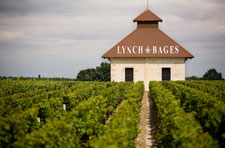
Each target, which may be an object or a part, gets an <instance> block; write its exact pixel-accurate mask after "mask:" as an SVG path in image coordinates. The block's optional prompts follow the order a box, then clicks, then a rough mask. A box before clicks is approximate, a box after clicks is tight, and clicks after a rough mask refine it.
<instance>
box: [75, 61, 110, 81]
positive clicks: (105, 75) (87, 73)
mask: <svg viewBox="0 0 225 148" xmlns="http://www.w3.org/2000/svg"><path fill="white" fill-rule="evenodd" d="M76 80H77V81H105V82H106V81H110V64H109V63H106V62H102V63H101V65H100V66H97V67H96V68H89V69H85V70H81V71H80V72H79V73H78V75H77V78H76Z"/></svg>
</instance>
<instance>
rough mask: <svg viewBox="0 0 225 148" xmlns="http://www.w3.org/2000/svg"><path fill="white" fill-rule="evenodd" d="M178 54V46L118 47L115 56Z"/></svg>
mask: <svg viewBox="0 0 225 148" xmlns="http://www.w3.org/2000/svg"><path fill="white" fill-rule="evenodd" d="M144 53H146V54H178V53H179V46H152V47H151V48H150V46H147V47H145V48H144V46H118V47H117V54H144Z"/></svg>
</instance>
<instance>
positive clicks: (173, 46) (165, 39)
mask: <svg viewBox="0 0 225 148" xmlns="http://www.w3.org/2000/svg"><path fill="white" fill-rule="evenodd" d="M139 21H140V22H143V21H145V22H146V23H140V24H138V26H139V27H137V29H135V30H134V31H133V32H132V33H130V34H129V35H128V36H127V37H125V38H124V39H123V40H121V41H120V42H119V43H118V44H116V45H115V46H114V47H112V48H111V49H110V50H109V51H108V52H106V53H105V54H104V55H103V56H102V58H116V57H142V58H143V57H153V58H154V57H163V58H168V57H170V58H171V57H176V58H185V59H188V58H190V59H191V58H194V56H193V55H192V54H191V53H190V52H188V51H187V50H186V49H184V48H183V47H182V46H181V45H180V44H178V43H177V42H176V41H174V40H173V39H172V38H170V37H169V36H168V35H167V34H166V33H164V32H163V31H161V30H160V29H159V28H158V24H157V23H156V24H157V25H155V22H158V21H162V19H160V18H159V17H158V16H156V15H155V14H154V13H152V12H151V11H150V10H146V11H145V12H143V13H142V14H141V15H139V16H138V17H137V18H135V19H134V22H139ZM152 22H154V23H152Z"/></svg>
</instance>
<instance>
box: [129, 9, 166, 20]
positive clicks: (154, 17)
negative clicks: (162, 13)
mask: <svg viewBox="0 0 225 148" xmlns="http://www.w3.org/2000/svg"><path fill="white" fill-rule="evenodd" d="M133 21H134V22H139V21H157V22H162V19H161V18H160V17H158V16H157V15H155V14H154V13H153V12H152V11H150V10H148V9H147V10H145V11H144V12H143V13H141V14H140V15H139V16H138V17H136V18H135V19H134V20H133Z"/></svg>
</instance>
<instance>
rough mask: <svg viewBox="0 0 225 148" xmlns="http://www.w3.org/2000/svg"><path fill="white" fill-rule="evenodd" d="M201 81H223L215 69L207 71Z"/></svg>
mask: <svg viewBox="0 0 225 148" xmlns="http://www.w3.org/2000/svg"><path fill="white" fill-rule="evenodd" d="M202 79H203V80H223V78H222V74H221V73H218V72H217V71H216V69H215V68H212V69H209V70H208V71H207V72H206V73H205V74H204V75H203V78H202Z"/></svg>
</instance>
